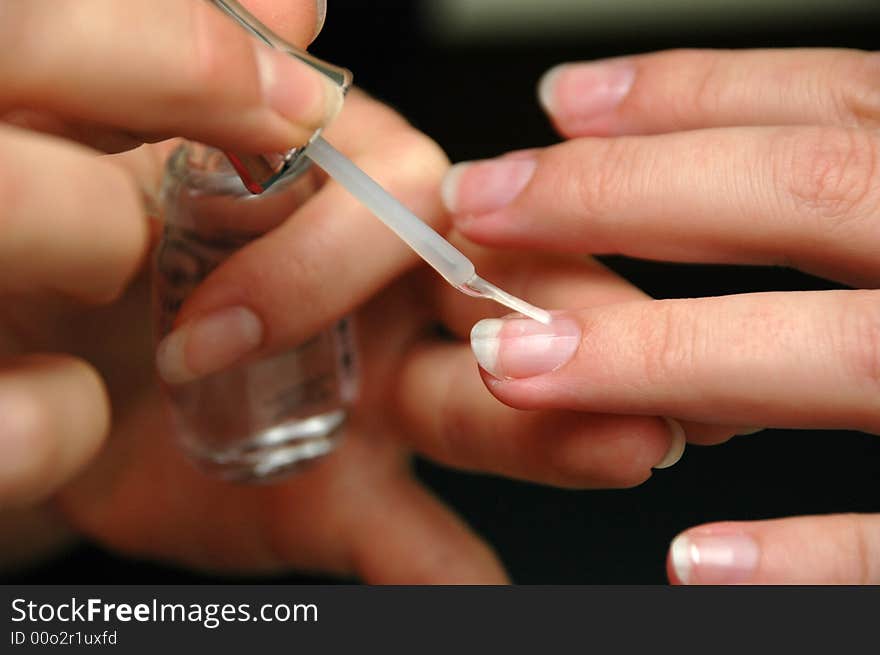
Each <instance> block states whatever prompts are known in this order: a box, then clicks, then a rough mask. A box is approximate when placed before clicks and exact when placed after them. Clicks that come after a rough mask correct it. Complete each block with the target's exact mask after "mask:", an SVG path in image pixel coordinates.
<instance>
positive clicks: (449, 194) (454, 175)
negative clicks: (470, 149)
mask: <svg viewBox="0 0 880 655" xmlns="http://www.w3.org/2000/svg"><path fill="white" fill-rule="evenodd" d="M469 165H470V164H469V163H468V162H462V163H460V164H456V165H455V166H453V167H452V168H450V169H449V170H448V171H447V173H446V176H445V177H444V178H443V182H442V183H441V184H440V197H441V199H442V200H443V205H444V206H445V207H446V209H447V210H448V211H450V212H452V213H453V214H454V213H455V210H456V206H457V203H456V200H457V198H458V183H459V181H460V180H461V176H462V174H463V173H464V172H465V169H467V167H468V166H469Z"/></svg>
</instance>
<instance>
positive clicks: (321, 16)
mask: <svg viewBox="0 0 880 655" xmlns="http://www.w3.org/2000/svg"><path fill="white" fill-rule="evenodd" d="M315 11H316V12H317V19H318V24H317V25H316V26H315V36H318V35H319V34H320V33H321V30H322V29H324V21H325V20H327V0H317V3H316V7H315Z"/></svg>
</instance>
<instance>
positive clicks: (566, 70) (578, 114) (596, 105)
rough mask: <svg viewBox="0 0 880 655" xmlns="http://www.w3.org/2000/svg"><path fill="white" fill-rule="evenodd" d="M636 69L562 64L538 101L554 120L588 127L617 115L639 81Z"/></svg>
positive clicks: (617, 64) (543, 84)
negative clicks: (613, 113) (612, 112)
mask: <svg viewBox="0 0 880 655" xmlns="http://www.w3.org/2000/svg"><path fill="white" fill-rule="evenodd" d="M635 76H636V71H635V68H634V67H633V66H632V65H631V64H630V63H628V62H626V61H610V62H596V63H586V64H582V63H577V64H561V65H559V66H556V67H555V68H551V69H550V70H549V71H547V72H546V73H545V74H544V76H543V77H542V78H541V81H540V82H539V83H538V99H539V101H540V103H541V105H542V106H543V107H544V110H545V111H546V112H547V113H548V114H550V115H551V116H553V117H555V118H557V119H560V120H562V121H565V123H566V124H567V125H569V127H571V124H573V123H574V124H585V123H589V122H591V121H593V120H595V119H596V118H598V117H600V116H602V115H603V114H607V113H609V112H611V111H613V110H614V109H615V108H616V107H617V106H618V105H619V104H620V103H621V102H622V101H623V99H624V98H625V97H626V96H627V94H628V93H629V91H630V89H631V88H632V85H633V82H634V81H635Z"/></svg>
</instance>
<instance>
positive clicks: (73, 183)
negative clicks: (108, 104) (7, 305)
mask: <svg viewBox="0 0 880 655" xmlns="http://www.w3.org/2000/svg"><path fill="white" fill-rule="evenodd" d="M0 144H2V147H0V224H2V225H3V232H2V236H0V292H17V291H30V290H35V289H49V290H53V291H59V292H62V293H66V294H71V295H74V296H77V297H79V298H82V299H84V300H88V301H92V302H106V301H109V300H112V299H113V298H115V297H116V296H118V295H119V293H121V291H122V290H123V289H124V288H125V286H126V284H127V283H128V281H129V280H130V279H131V277H132V276H133V275H134V273H135V272H136V271H137V270H138V268H139V267H140V264H141V262H142V261H143V258H144V256H145V253H146V250H147V246H148V236H149V235H148V229H147V222H146V219H145V217H144V210H143V207H142V205H141V202H140V198H139V195H140V194H139V190H138V189H137V188H136V186H135V184H134V183H133V181H132V179H131V178H130V176H128V175H126V174H125V173H124V172H123V171H122V170H120V169H119V168H118V167H117V166H115V165H113V164H112V163H110V162H108V161H105V160H102V159H99V158H96V157H94V156H93V155H92V154H91V153H90V152H89V151H87V150H85V149H83V148H80V147H78V146H73V145H72V144H66V143H61V142H59V141H57V140H55V139H54V138H51V137H46V136H42V135H36V134H32V133H27V132H23V131H21V130H17V129H15V128H3V127H0Z"/></svg>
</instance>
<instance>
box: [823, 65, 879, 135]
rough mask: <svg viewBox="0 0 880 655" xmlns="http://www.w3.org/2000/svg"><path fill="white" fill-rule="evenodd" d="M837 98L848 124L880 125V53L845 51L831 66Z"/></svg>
mask: <svg viewBox="0 0 880 655" xmlns="http://www.w3.org/2000/svg"><path fill="white" fill-rule="evenodd" d="M832 75H833V79H834V80H842V83H839V84H833V85H832V88H834V89H835V92H834V101H835V103H836V105H837V109H838V114H839V117H840V119H841V121H842V122H843V123H844V124H847V125H860V126H864V127H878V126H880V54H878V53H866V52H859V53H846V55H844V56H843V57H842V58H841V59H840V60H839V62H838V63H837V65H836V66H833V67H832Z"/></svg>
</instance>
